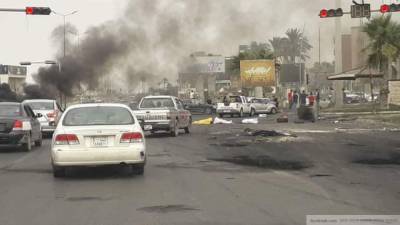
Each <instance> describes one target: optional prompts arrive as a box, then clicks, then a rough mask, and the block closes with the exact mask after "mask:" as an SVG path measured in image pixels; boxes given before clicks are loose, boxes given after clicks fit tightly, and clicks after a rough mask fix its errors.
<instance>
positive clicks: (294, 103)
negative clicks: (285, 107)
mask: <svg viewBox="0 0 400 225" xmlns="http://www.w3.org/2000/svg"><path fill="white" fill-rule="evenodd" d="M307 99H308V105H309V106H314V104H315V103H316V104H317V105H319V100H320V94H319V90H318V89H317V90H315V93H313V92H312V91H311V92H310V93H308V94H307V93H306V91H305V90H303V91H302V92H301V93H300V92H297V91H293V90H292V89H290V91H289V92H288V102H289V109H293V108H294V109H296V108H297V107H298V106H305V105H307Z"/></svg>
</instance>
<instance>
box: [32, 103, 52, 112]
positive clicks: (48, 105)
mask: <svg viewBox="0 0 400 225" xmlns="http://www.w3.org/2000/svg"><path fill="white" fill-rule="evenodd" d="M28 105H29V106H30V107H31V108H32V109H33V110H54V103H53V102H29V103H28Z"/></svg>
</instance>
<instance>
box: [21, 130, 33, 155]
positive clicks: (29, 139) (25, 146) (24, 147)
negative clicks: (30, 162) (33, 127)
mask: <svg viewBox="0 0 400 225" xmlns="http://www.w3.org/2000/svg"><path fill="white" fill-rule="evenodd" d="M26 139H27V141H26V143H25V144H23V145H22V150H23V151H25V152H30V151H31V150H32V136H31V133H28V134H27V137H26Z"/></svg>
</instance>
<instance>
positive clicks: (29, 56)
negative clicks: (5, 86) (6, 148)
mask: <svg viewBox="0 0 400 225" xmlns="http://www.w3.org/2000/svg"><path fill="white" fill-rule="evenodd" d="M127 1H128V0H0V8H24V7H25V6H49V7H51V8H52V9H53V10H54V11H57V12H60V13H69V12H71V11H74V10H78V11H79V12H78V13H77V14H75V15H72V16H69V17H67V21H68V22H70V23H72V24H73V25H75V26H76V27H77V28H78V30H79V32H81V34H80V36H81V38H83V36H84V34H83V33H84V31H85V30H86V29H87V28H88V27H89V26H96V25H99V24H101V23H103V22H105V21H108V20H113V19H115V18H119V17H121V16H122V15H123V14H124V9H125V7H126V3H127ZM143 1H146V2H147V1H148V2H151V1H153V0H143ZM187 1H188V2H190V1H191V0H187ZM215 1H219V0H215ZM226 2H229V4H232V5H233V6H234V5H235V4H236V3H237V1H236V0H231V1H226ZM342 2H343V8H344V11H348V9H349V6H350V3H351V1H350V0H343V1H342ZM369 2H371V3H372V4H373V8H378V7H379V5H380V4H381V3H382V2H385V3H390V2H395V0H370V1H369ZM275 3H276V4H275ZM289 4H290V5H291V7H289ZM305 4H306V5H307V6H305ZM325 6H326V7H327V8H329V7H333V6H334V0H275V1H271V0H265V1H260V0H248V1H241V4H237V7H241V8H243V10H242V11H241V12H244V11H247V12H249V13H248V14H245V15H246V16H247V17H252V16H254V15H255V14H252V12H257V13H258V15H257V18H261V19H260V26H259V27H258V26H257V24H249V26H253V27H254V26H255V27H256V29H254V35H253V36H252V38H249V37H248V36H249V35H247V36H246V40H243V39H241V40H239V39H238V41H237V43H232V42H229V46H227V45H224V43H215V46H212V49H213V53H220V54H224V55H232V54H235V52H237V45H239V44H246V42H247V41H248V42H250V41H252V40H255V41H266V40H267V38H272V36H278V35H283V33H284V31H285V30H286V29H287V28H291V27H298V28H301V29H302V28H303V27H304V28H305V33H306V34H307V36H308V37H309V39H310V40H311V44H312V45H313V46H314V49H313V50H312V52H311V61H316V60H317V59H318V47H317V46H318V26H321V36H322V49H321V51H322V60H325V61H332V60H333V51H332V43H333V33H332V31H333V28H334V27H333V24H334V23H333V19H325V20H320V19H319V18H318V16H317V14H318V13H319V9H320V8H321V7H325ZM260 7H263V8H261V10H260ZM302 7H303V8H302ZM288 8H292V9H295V11H294V12H292V11H290V10H289V11H288ZM260 11H261V12H263V13H264V12H265V15H261V16H260V15H259V14H260V13H259V12H260ZM399 14H400V13H399ZM155 16H157V15H155ZM241 16H243V15H241ZM399 16H400V15H395V16H394V17H395V18H396V19H398V17H399ZM271 18H272V19H273V21H272V19H271ZM275 18H276V19H275ZM62 21H63V20H62V17H60V16H57V15H54V14H52V15H51V16H25V14H23V13H5V12H1V13H0V27H1V35H0V37H1V38H0V40H1V41H0V64H12V65H15V64H18V63H19V62H20V61H35V60H46V59H52V58H53V57H54V54H55V51H56V49H55V46H53V45H52V44H51V41H50V34H51V32H52V30H53V29H54V28H55V27H56V26H58V25H60V24H61V23H62ZM271 23H274V24H275V25H276V24H278V26H270V24H271ZM359 23H360V20H357V19H353V20H350V19H349V18H348V16H347V17H344V18H343V27H344V29H343V32H344V33H346V32H348V31H349V28H350V27H351V26H354V25H357V24H359ZM211 31H212V29H211ZM214 32H217V31H214ZM227 38H229V37H227ZM247 39H248V40H247ZM74 40H75V41H76V42H78V36H74ZM235 40H236V39H235ZM243 42H244V43H243ZM209 47H210V45H209V44H208V45H207V48H208V49H207V50H209V49H210V48H209ZM198 50H202V49H198ZM188 54H190V53H189V52H188ZM35 70H36V67H32V68H30V70H29V71H30V72H33V71H35Z"/></svg>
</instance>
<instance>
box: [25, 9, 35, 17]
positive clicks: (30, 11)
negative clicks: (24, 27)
mask: <svg viewBox="0 0 400 225" xmlns="http://www.w3.org/2000/svg"><path fill="white" fill-rule="evenodd" d="M33 11H34V9H33V7H26V8H25V12H26V15H33Z"/></svg>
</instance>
